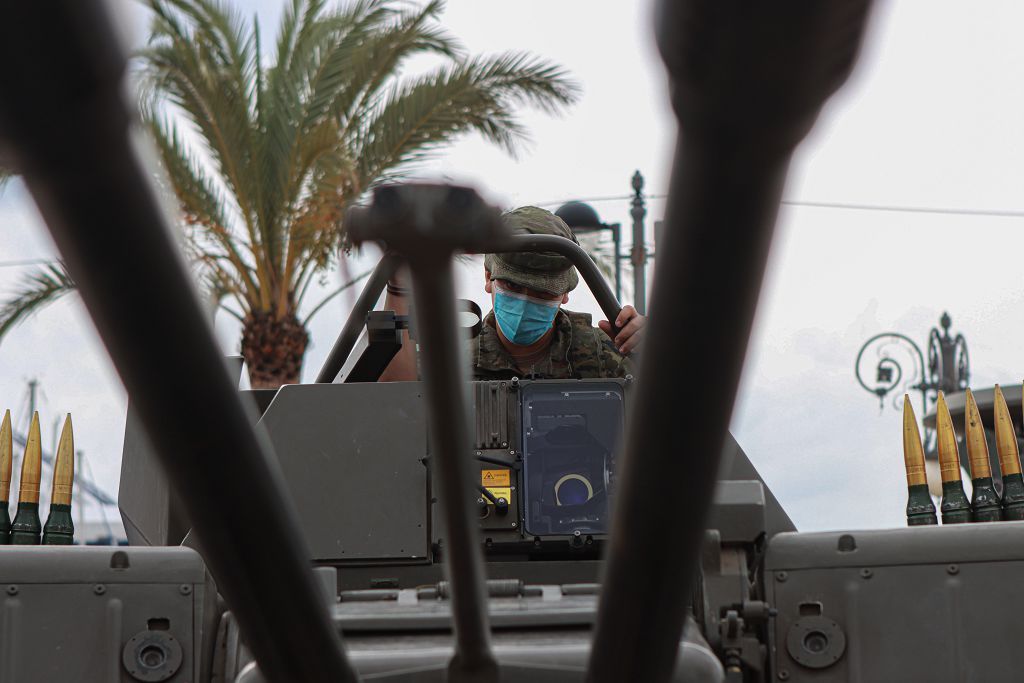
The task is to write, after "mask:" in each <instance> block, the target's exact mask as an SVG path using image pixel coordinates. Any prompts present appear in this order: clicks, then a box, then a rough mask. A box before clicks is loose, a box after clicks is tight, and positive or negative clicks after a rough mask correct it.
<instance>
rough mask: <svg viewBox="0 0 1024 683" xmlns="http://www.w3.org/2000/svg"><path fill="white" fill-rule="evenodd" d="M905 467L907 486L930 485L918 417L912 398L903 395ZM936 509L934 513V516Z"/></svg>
mask: <svg viewBox="0 0 1024 683" xmlns="http://www.w3.org/2000/svg"><path fill="white" fill-rule="evenodd" d="M903 466H904V468H905V469H906V471H907V486H908V487H913V486H920V485H922V484H924V485H925V486H927V485H928V477H927V475H926V474H925V470H924V448H923V447H922V446H921V432H920V431H918V429H917V417H916V416H915V415H914V409H913V408H912V407H911V405H910V397H909V396H907V395H906V394H904V395H903ZM934 512H935V511H934V509H933V510H932V513H933V514H934Z"/></svg>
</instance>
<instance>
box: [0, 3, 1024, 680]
mask: <svg viewBox="0 0 1024 683" xmlns="http://www.w3.org/2000/svg"><path fill="white" fill-rule="evenodd" d="M868 9H869V3H868V2H862V1H852V2H845V3H819V2H812V1H811V0H787V1H786V2H780V3H747V2H742V1H740V0H728V1H724V2H723V1H720V0H714V1H712V0H685V1H684V0H680V1H678V2H672V1H670V0H664V1H663V2H662V3H661V4H660V5H659V20H658V22H657V25H658V33H657V40H658V44H659V47H660V48H661V51H662V54H663V56H664V59H665V63H666V65H667V67H668V74H669V80H670V86H671V97H672V102H673V105H674V109H675V112H676V115H677V117H678V119H679V124H680V139H679V142H678V145H677V153H676V161H675V168H674V173H673V176H672V182H671V191H670V201H669V205H668V209H667V213H666V217H665V224H664V226H665V227H664V239H663V241H662V243H661V245H660V246H659V262H660V263H661V267H659V268H658V270H657V273H656V276H655V281H654V288H653V292H652V299H653V300H654V301H655V302H656V303H655V305H654V313H653V315H652V316H651V319H650V324H649V326H648V328H647V335H646V339H645V342H644V347H643V352H642V358H641V361H640V362H641V369H640V371H639V372H638V376H637V377H635V378H630V377H627V378H624V379H621V380H572V381H544V380H527V379H524V378H514V377H513V378H509V379H508V380H507V381H494V382H467V381H465V379H464V376H463V375H464V370H463V367H462V361H461V357H462V345H463V344H464V343H466V339H467V337H468V335H469V334H471V331H468V330H465V329H460V326H459V324H458V322H459V316H458V307H457V305H456V302H455V299H454V287H453V282H452V275H451V265H450V264H451V259H452V257H453V255H454V254H456V253H459V252H475V253H480V252H494V251H502V252H507V251H517V250H541V251H552V252H557V253H560V254H562V255H564V256H566V257H567V258H569V259H570V260H572V261H573V263H574V264H575V265H576V266H577V267H578V268H579V270H580V271H581V273H582V275H583V277H584V279H585V281H586V283H587V284H588V285H589V287H590V288H591V289H592V290H593V291H594V292H595V294H596V295H597V298H598V300H599V302H600V304H601V306H602V308H603V310H604V311H605V312H606V313H607V314H609V315H608V317H609V319H612V320H614V313H616V312H617V310H618V302H616V301H615V299H614V296H612V295H611V293H610V291H609V290H608V287H607V285H606V284H605V283H604V282H603V280H602V279H601V278H600V275H599V273H598V272H597V270H596V269H595V268H594V266H593V264H592V263H591V262H590V261H589V260H588V257H587V256H586V254H584V253H583V252H582V251H580V250H579V249H578V248H577V247H576V246H575V245H573V244H572V243H570V242H568V241H565V240H560V239H559V238H554V237H536V236H534V237H523V236H511V235H507V234H504V233H503V232H502V224H501V222H500V220H499V216H498V212H497V210H496V209H494V208H492V207H489V206H487V205H486V204H485V203H483V202H482V201H481V200H480V198H479V197H478V196H477V195H476V194H475V193H474V192H473V191H472V190H470V189H467V188H461V187H452V186H444V185H406V186H390V187H381V188H378V189H377V190H376V191H375V193H374V196H373V200H372V203H371V204H370V205H369V206H368V207H366V208H364V209H363V210H361V211H359V210H354V211H353V213H352V214H351V215H350V218H349V220H348V229H349V233H350V235H351V236H352V238H353V239H355V240H357V241H365V240H377V241H381V242H383V243H384V244H386V246H387V248H388V249H389V255H388V256H387V257H385V259H384V260H383V261H382V262H381V264H380V265H379V266H378V268H377V270H376V271H375V272H374V274H373V275H372V276H371V278H370V280H369V282H368V284H367V285H366V288H365V290H364V292H363V294H362V295H361V296H360V298H359V301H358V302H357V305H356V307H355V310H354V312H353V314H352V317H351V318H350V319H349V320H348V322H347V323H346V325H345V327H344V329H343V330H342V333H341V335H340V336H339V339H338V342H337V343H336V345H335V348H334V349H333V350H332V353H331V355H330V358H329V359H328V362H327V363H326V364H325V367H324V368H323V370H322V371H321V373H320V376H319V377H318V381H317V382H316V383H314V384H309V385H297V386H285V387H282V388H281V389H280V390H278V391H276V392H270V393H265V392H251V393H248V394H247V393H246V392H239V391H238V390H237V378H238V372H239V364H238V363H237V360H236V361H231V362H227V363H226V362H225V361H224V359H223V358H221V357H220V356H219V355H218V353H217V351H216V344H215V342H214V338H213V335H212V332H211V330H210V327H209V324H208V321H207V319H206V316H205V315H204V314H203V312H202V309H201V307H200V305H199V304H198V303H197V300H196V298H195V296H194V295H193V294H192V288H191V284H190V279H191V278H190V276H189V273H188V270H187V268H186V267H185V266H184V264H183V262H182V261H181V259H180V256H179V255H178V254H177V252H176V250H175V243H174V239H173V237H172V235H171V232H170V230H169V229H168V221H167V219H166V218H165V216H164V215H163V214H162V213H161V211H160V210H159V207H158V205H157V202H156V201H155V198H154V197H155V195H154V192H153V189H152V187H151V185H150V183H149V181H148V177H147V174H146V172H145V167H144V165H143V164H142V162H141V161H140V157H139V155H138V154H137V152H136V149H135V148H134V146H133V143H132V138H131V134H130V131H131V122H132V114H131V107H130V106H128V105H127V104H126V100H125V96H124V92H123V88H122V81H123V76H124V72H125V59H124V57H123V55H122V53H121V52H120V50H119V47H118V43H117V41H116V40H115V39H114V33H113V31H112V30H111V26H110V23H109V21H108V17H107V15H106V14H105V12H104V9H103V6H102V5H100V4H98V3H85V2H81V1H80V0H57V1H55V2H52V3H46V4H45V6H44V5H43V4H42V3H18V4H15V5H12V6H11V7H9V8H8V14H7V17H6V21H5V22H3V23H0V56H2V57H3V58H4V63H5V64H7V65H8V66H7V68H5V69H3V70H0V155H2V157H0V158H2V159H3V161H4V163H5V164H9V165H11V166H13V167H15V168H17V169H18V171H19V172H20V173H22V174H23V175H24V177H25V180H26V183H27V186H28V188H29V189H30V191H31V192H32V194H33V196H34V197H35V199H36V201H37V203H38V205H39V207H40V210H41V212H42V214H43V216H44V218H45V219H46V221H47V223H48V225H49V228H50V230H51V232H52V235H53V237H54V239H55V240H56V242H57V245H58V247H59V249H60V251H61V253H62V255H63V256H64V258H65V259H66V261H67V266H68V268H69V270H70V272H71V274H72V275H73V277H74V278H75V280H76V282H77V283H78V285H79V287H80V290H81V293H82V297H83V299H84V301H85V303H86V305H87V307H88V309H89V311H90V313H91V315H92V317H93V319H94V321H95V323H96V325H97V328H98V329H99V331H100V334H101V336H102V338H103V339H104V342H105V344H106V346H107V349H108V350H109V352H110V355H111V357H112V359H113V360H114V363H115V365H116V367H117V370H118V372H119V373H120V376H121V378H122V379H123V381H124V384H125V386H126V388H127V390H128V393H129V396H130V401H131V410H130V412H131V414H130V416H129V419H128V426H127V429H126V435H125V450H124V462H123V468H122V482H121V496H120V504H121V507H122V514H123V517H124V520H125V526H126V529H127V531H128V534H129V537H130V540H131V545H129V546H127V547H121V548H96V547H93V548H86V547H67V546H66V545H53V543H66V542H67V541H68V540H69V539H68V538H67V535H66V534H67V533H68V532H67V529H66V528H64V527H61V526H60V524H55V526H54V527H52V528H51V535H50V537H49V538H50V542H51V544H50V545H39V546H34V545H25V544H24V543H27V542H34V540H35V536H34V534H35V533H37V531H36V530H34V528H32V529H30V528H27V527H26V526H25V525H22V526H19V529H21V532H20V533H21V534H22V535H20V536H19V540H20V541H21V542H22V544H20V545H17V546H15V545H11V546H4V547H0V585H2V586H3V587H4V594H3V596H2V598H0V599H2V601H3V602H2V618H0V681H4V682H5V683H7V682H11V681H17V682H19V683H20V682H21V681H64V680H80V681H193V682H195V681H198V682H206V681H211V682H212V681H236V682H242V681H245V682H249V683H253V682H256V681H264V680H266V681H356V680H367V681H370V680H373V681H441V680H452V681H498V680H501V681H532V682H537V681H580V680H588V681H595V682H604V681H617V682H619V681H734V682H740V681H745V682H753V681H760V682H765V681H776V680H777V681H814V682H818V681H872V682H874V681H889V680H906V681H969V680H974V681H994V680H1012V679H1013V678H1014V677H1015V672H1017V670H1018V668H1019V666H1018V664H1017V662H1016V661H1015V657H1014V656H1013V655H1014V646H1015V644H1016V643H1017V642H1019V641H1020V640H1021V638H1022V636H1024V626H1022V625H1021V620H1020V618H1019V617H1018V616H1017V614H1016V609H1015V605H1014V602H1015V598H1014V595H1015V593H1014V592H1013V589H1012V586H1013V585H1014V584H1013V582H1014V581H1015V579H1016V578H1017V577H1018V574H1017V572H1018V571H1020V570H1021V568H1022V567H1021V565H1020V563H1021V562H1022V561H1024V526H1022V525H1021V524H1019V523H1015V522H1013V521H998V522H995V521H993V522H986V523H975V524H950V523H949V522H956V521H968V520H970V519H976V518H978V517H982V518H985V519H993V520H994V519H998V518H1002V517H1009V518H1012V519H1018V518H1019V516H1018V513H1017V512H1016V507H1015V506H1017V505H1018V503H1019V502H1020V501H1018V500H1016V499H1014V498H1013V497H1012V496H1010V497H1008V499H1007V500H1004V501H1002V502H1000V501H999V500H997V499H995V498H991V497H984V496H983V497H982V498H981V499H980V500H979V499H977V497H976V499H975V500H974V501H973V502H972V501H968V500H966V497H965V496H963V494H962V488H960V486H959V465H958V464H956V463H958V460H955V459H957V454H956V449H957V442H956V439H955V435H952V431H953V429H952V426H951V425H950V421H949V420H948V419H947V416H946V415H942V414H941V413H942V410H941V408H940V411H939V412H940V415H939V424H938V427H937V428H938V430H939V436H940V456H941V458H942V461H943V463H944V464H945V465H947V467H945V468H944V469H943V480H944V481H943V483H944V487H943V488H944V491H946V492H947V494H948V497H949V500H948V501H944V504H943V505H941V506H940V507H941V508H942V509H941V510H940V512H941V513H942V514H941V516H942V517H943V518H944V521H945V522H946V523H945V524H943V525H939V524H937V523H936V522H937V521H938V517H939V516H940V515H938V514H936V511H935V509H934V505H933V504H932V501H931V499H930V498H929V497H928V496H927V492H926V489H927V482H925V481H924V475H923V456H922V454H921V450H922V449H921V444H920V440H919V437H918V436H917V423H916V420H914V419H913V417H912V414H911V412H910V411H908V412H907V413H906V425H905V427H906V428H905V432H904V438H905V446H906V450H905V462H906V465H907V478H908V485H909V488H908V494H909V496H908V497H909V500H910V504H909V505H908V520H909V521H910V522H911V526H909V528H904V529H890V530H884V531H844V532H828V533H800V532H798V531H796V530H795V529H794V528H793V525H792V523H791V522H790V520H789V518H788V517H787V515H786V513H785V511H784V510H783V509H782V508H781V507H780V505H779V504H778V502H777V501H776V499H775V498H774V496H773V495H772V493H771V491H770V490H769V489H768V487H767V486H766V485H765V484H764V482H763V481H761V479H760V477H759V476H758V474H757V472H756V470H755V469H754V468H753V467H752V466H751V465H750V462H749V460H748V459H747V458H746V456H745V454H744V453H743V452H742V450H741V449H740V448H739V447H738V446H737V445H736V443H735V442H734V441H733V440H732V439H731V437H730V436H729V435H728V422H729V416H730V412H731V410H732V405H733V401H734V398H735V392H736V388H737V384H738V380H739V375H740V369H741V365H742V361H743V356H744V351H745V349H746V344H747V339H748V336H749V332H750V326H751V321H752V316H753V312H754V308H755V304H756V300H757V294H758V290H759V288H760V283H761V278H762V274H763V271H764V266H765V260H766V255H767V249H768V246H769V244H770V241H771V233H772V226H773V224H774V221H775V214H776V211H777V207H778V202H779V197H780V193H781V189H782V186H783V181H784V179H785V175H786V170H787V165H788V162H789V159H790V156H791V154H792V152H793V150H794V148H795V147H796V145H797V144H798V143H799V142H800V140H801V139H802V138H803V137H804V135H805V134H806V133H807V131H808V130H809V129H810V127H811V126H812V124H813V122H814V120H815V118H816V116H817V113H818V111H819V109H820V108H821V106H822V104H823V103H824V101H825V100H826V98H827V97H828V96H829V95H830V94H831V93H832V92H834V91H835V90H836V89H837V88H838V87H839V86H840V85H841V83H842V82H843V81H844V80H845V78H846V76H847V74H848V73H849V71H850V68H851V67H852V65H853V63H854V61H855V55H856V51H857V48H858V46H859V44H860V42H861V38H862V33H863V29H864V25H865V21H866V17H867V14H868ZM398 258H404V259H406V260H407V261H408V263H409V264H410V267H411V271H412V278H413V291H414V296H415V301H416V307H415V311H416V319H415V320H413V321H408V320H405V319H403V318H401V317H399V316H395V315H394V314H393V313H388V312H386V311H382V312H374V311H371V308H372V306H373V302H375V301H376V300H377V298H378V295H379V294H380V292H381V291H382V289H383V287H384V283H385V281H386V280H387V277H388V274H389V273H390V272H391V271H392V270H393V269H394V267H395V263H396V259H398ZM410 325H411V327H412V332H413V336H414V338H415V340H416V342H417V344H418V345H419V347H420V354H419V358H420V364H421V370H422V376H423V381H422V382H408V383H391V384H387V383H376V382H373V381H372V380H373V379H374V378H375V377H377V376H379V374H380V371H381V369H382V368H383V367H384V365H386V363H387V360H388V359H389V358H390V357H392V356H393V355H394V353H395V352H396V351H397V347H398V345H400V344H401V341H402V330H403V329H405V328H406V327H408V326H410ZM694 328H699V329H700V330H701V334H688V333H686V332H687V331H689V330H692V329H694ZM364 329H365V332H364ZM357 347H358V348H357ZM712 357H713V358H716V359H718V362H716V363H714V364H712V363H702V364H693V363H692V362H691V361H690V360H689V359H692V358H712ZM684 373H685V374H686V375H687V376H688V378H689V380H688V385H689V386H694V385H695V386H698V387H700V388H701V390H700V392H699V396H698V395H696V394H691V393H689V392H687V393H684V392H683V391H682V389H681V386H682V383H681V382H679V381H678V378H679V377H681V376H683V374H684ZM965 405H966V404H965ZM994 405H995V406H996V407H995V408H994V411H995V412H994V413H993V416H994V417H993V419H995V420H996V421H997V422H996V423H995V428H996V432H997V434H998V435H1000V436H999V439H997V444H1000V452H999V454H1000V459H999V463H1000V466H1001V467H1003V475H1004V476H1003V478H1004V489H1003V490H1004V495H1005V494H1006V492H1008V491H1010V490H1011V489H1012V487H1010V486H1008V485H1007V484H1005V482H1006V481H1009V480H1015V481H1016V480H1019V479H1020V466H1019V458H1018V456H1017V454H1016V451H1014V450H1013V448H1012V447H1011V446H1010V444H1011V443H1012V444H1014V445H1015V444H1016V440H1015V438H1014V439H1012V438H1011V437H1012V436H1013V435H1012V431H1007V429H1008V428H1010V427H1011V422H1012V421H1013V420H1015V419H1017V418H1011V417H1009V414H1008V413H1007V412H1006V411H1005V410H1003V408H1001V407H999V404H998V401H995V403H994ZM966 414H967V415H968V419H969V420H971V419H973V420H975V424H968V425H967V426H966V428H965V429H966V432H967V434H966V439H967V446H968V448H969V450H970V453H971V457H970V458H969V460H970V462H971V463H972V464H977V466H978V467H979V469H978V470H977V471H976V472H974V473H973V476H974V477H975V480H976V481H979V482H980V483H981V484H982V486H981V489H982V490H983V491H984V490H987V489H985V485H987V482H986V480H989V481H991V474H992V473H991V472H990V471H985V466H984V465H983V464H982V463H983V461H984V463H985V465H987V464H988V458H987V457H985V458H982V451H981V444H983V443H984V437H983V436H981V437H979V436H978V432H977V430H978V429H979V428H980V424H977V422H979V421H981V420H982V419H983V418H981V417H980V416H979V415H980V414H979V413H978V411H977V410H971V409H969V408H968V409H967V411H966ZM0 441H2V435H0ZM0 451H2V448H0ZM985 455H986V456H987V453H986V454H985ZM975 456H976V457H975ZM30 461H31V459H30ZM951 463H954V464H956V466H955V467H953V465H951ZM1014 463H1016V465H1015V466H1016V470H1015V471H1014V469H1013V468H1014ZM954 469H955V470H956V476H954V474H953V471H954ZM62 471H63V472H65V474H64V475H62V476H64V477H67V476H69V475H68V473H67V468H66V467H65V468H64V469H63V470H62ZM37 479H38V478H36V482H37ZM62 481H64V480H62ZM65 483H66V482H65ZM946 484H948V486H946ZM28 486H29V489H31V487H32V486H33V481H32V477H31V476H29V478H28ZM922 486H923V487H925V493H924V495H923V496H922V488H921V487H922ZM978 489H979V487H978V486H976V487H975V490H976V491H977V490H978ZM61 490H62V491H63V489H61ZM958 493H959V495H958ZM63 500H65V499H64V498H61V499H60V500H56V501H53V502H54V503H56V506H55V507H56V513H58V514H57V519H56V521H57V522H61V520H62V519H63V517H62V515H63V513H64V512H66V511H65V510H64V509H63V508H62V507H61V506H62V505H64V503H63V502H62V501H63ZM945 503H948V505H947V504H945ZM972 503H973V504H972ZM930 505H931V506H932V509H931V510H929V509H928V506H930ZM37 518H38V517H37ZM28 526H31V525H28ZM26 534H28V535H27V536H26ZM61 534H64V535H61Z"/></svg>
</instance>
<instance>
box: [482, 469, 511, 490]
mask: <svg viewBox="0 0 1024 683" xmlns="http://www.w3.org/2000/svg"><path fill="white" fill-rule="evenodd" d="M480 483H481V484H483V485H484V486H486V487H488V488H490V487H491V486H511V485H512V481H511V478H510V477H509V471H508V470H481V471H480Z"/></svg>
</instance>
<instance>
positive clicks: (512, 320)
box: [494, 283, 561, 346]
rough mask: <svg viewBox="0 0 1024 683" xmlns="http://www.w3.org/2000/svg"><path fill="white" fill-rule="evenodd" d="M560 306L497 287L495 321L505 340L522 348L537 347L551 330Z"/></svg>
mask: <svg viewBox="0 0 1024 683" xmlns="http://www.w3.org/2000/svg"><path fill="white" fill-rule="evenodd" d="M560 303H561V301H560V300H558V299H555V300H554V301H549V300H546V299H535V298H533V297H531V296H526V295H525V294H517V293H515V292H509V291H507V290H504V289H502V288H501V286H500V285H498V284H497V283H495V291H494V317H495V319H496V320H497V321H498V326H499V327H501V333H502V334H503V335H505V339H508V340H509V341H510V342H512V343H513V344H518V345H519V346H529V345H530V344H533V343H534V342H535V341H537V340H538V339H540V338H541V337H543V336H544V333H545V332H547V331H548V330H550V329H551V324H552V323H553V322H554V321H555V316H556V315H558V305H559V304H560Z"/></svg>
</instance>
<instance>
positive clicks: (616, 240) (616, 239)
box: [611, 223, 622, 301]
mask: <svg viewBox="0 0 1024 683" xmlns="http://www.w3.org/2000/svg"><path fill="white" fill-rule="evenodd" d="M611 228H612V244H613V245H614V249H615V298H616V299H618V300H620V301H621V300H622V253H621V249H622V236H621V234H620V233H621V232H622V226H620V225H619V224H618V223H616V224H615V225H613V226H611Z"/></svg>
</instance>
